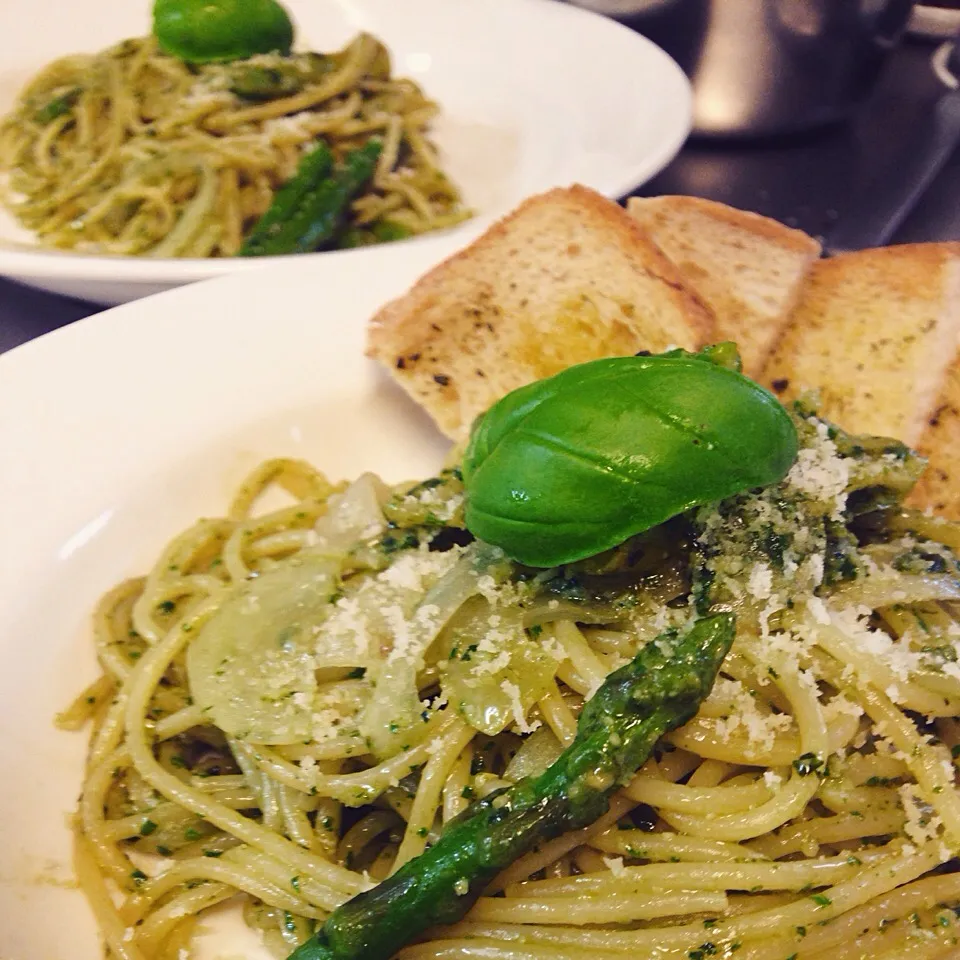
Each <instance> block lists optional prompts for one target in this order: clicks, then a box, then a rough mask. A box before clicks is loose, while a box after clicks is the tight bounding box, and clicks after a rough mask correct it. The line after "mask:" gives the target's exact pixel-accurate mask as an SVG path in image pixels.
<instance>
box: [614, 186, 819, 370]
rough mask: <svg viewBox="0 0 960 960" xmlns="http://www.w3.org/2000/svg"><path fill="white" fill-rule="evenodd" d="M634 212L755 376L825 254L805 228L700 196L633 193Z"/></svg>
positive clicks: (720, 336) (630, 204)
mask: <svg viewBox="0 0 960 960" xmlns="http://www.w3.org/2000/svg"><path fill="white" fill-rule="evenodd" d="M627 210H628V211H629V212H630V214H631V216H633V217H635V218H636V220H637V221H638V222H639V224H640V225H641V226H642V227H643V229H644V230H646V232H647V233H648V234H649V235H650V238H651V239H652V240H653V242H654V243H655V244H656V245H657V246H658V247H659V248H660V249H661V250H662V251H663V252H664V253H665V254H666V255H667V256H668V257H669V258H670V259H671V260H672V261H673V262H674V264H675V265H676V266H677V268H678V269H679V270H680V272H681V273H682V274H683V277H684V280H685V281H686V282H687V284H688V286H689V287H690V288H691V289H692V290H693V291H694V292H696V293H697V294H698V295H699V297H700V298H701V299H702V300H703V301H704V302H705V303H706V304H707V306H709V307H710V308H711V309H712V310H713V313H714V315H715V316H716V320H717V331H716V337H717V339H718V340H733V341H735V342H736V344H737V346H738V347H739V349H740V356H741V358H742V359H743V372H744V373H745V374H747V376H749V377H756V376H758V375H759V374H760V371H761V370H762V369H763V366H764V363H765V362H766V360H767V357H768V356H769V354H770V351H771V350H772V349H773V346H774V344H775V343H776V341H777V339H778V337H779V336H780V332H781V330H782V329H783V327H784V326H785V324H786V322H787V319H788V317H789V315H790V311H791V310H792V309H793V307H794V304H795V303H796V301H797V296H798V293H799V291H800V286H801V284H802V282H803V280H804V278H805V277H806V275H807V272H808V271H809V269H810V267H811V265H812V264H813V263H814V261H816V260H817V259H818V258H819V256H820V244H819V243H817V241H816V240H814V239H813V237H810V236H808V235H807V234H805V233H804V232H803V231H802V230H793V229H791V228H790V227H786V226H784V225H783V224H782V223H778V222H777V221H776V220H770V219H769V218H767V217H761V216H759V215H758V214H755V213H747V212H745V211H742V210H735V209H734V208H732V207H728V206H726V205H724V204H722V203H715V202H714V201H712V200H701V199H699V198H697V197H649V198H643V197H632V198H631V199H630V200H629V201H628V202H627Z"/></svg>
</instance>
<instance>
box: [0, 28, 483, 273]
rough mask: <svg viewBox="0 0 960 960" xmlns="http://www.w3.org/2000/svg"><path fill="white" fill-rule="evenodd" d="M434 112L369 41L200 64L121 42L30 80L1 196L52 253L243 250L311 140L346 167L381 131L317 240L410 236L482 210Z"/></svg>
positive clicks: (5, 122)
mask: <svg viewBox="0 0 960 960" xmlns="http://www.w3.org/2000/svg"><path fill="white" fill-rule="evenodd" d="M437 111H438V107H437V105H436V104H435V103H434V102H433V101H432V100H430V99H429V98H428V97H426V96H425V95H424V93H423V92H422V91H421V90H420V89H419V88H418V86H417V85H416V84H415V83H414V82H413V81H411V80H406V79H399V78H396V77H394V76H393V74H392V71H391V65H390V56H389V53H388V52H387V50H386V48H385V47H384V46H383V45H382V44H381V43H380V42H379V41H377V40H376V39H375V38H374V37H372V36H370V35H369V34H363V33H361V34H359V35H358V36H357V37H356V38H355V39H354V40H353V41H351V42H350V43H349V44H348V45H347V46H346V47H345V48H344V49H343V50H341V51H339V52H337V53H331V54H319V53H297V52H295V53H291V54H289V55H283V54H280V53H262V54H257V55H255V56H252V57H248V58H246V59H242V60H233V61H231V62H228V63H204V64H199V65H197V64H188V63H185V62H183V61H182V60H179V59H176V58H175V57H172V56H168V55H166V54H164V53H163V52H161V51H160V49H159V48H158V46H157V41H156V39H155V38H154V37H152V36H150V37H143V38H137V39H131V40H125V41H123V42H122V43H119V44H117V45H116V46H114V47H111V48H110V49H108V50H105V51H103V52H102V53H98V54H95V55H75V56H69V57H64V58H62V59H60V60H57V61H56V62H54V63H51V64H50V65H49V66H47V67H46V68H45V69H44V70H43V71H41V73H39V74H38V75H37V76H36V77H35V78H34V79H32V80H31V81H30V82H29V83H28V84H27V86H26V88H25V89H24V90H23V91H22V93H21V94H20V97H19V99H18V101H17V103H16V105H15V107H14V108H13V110H12V111H11V112H10V113H9V114H8V115H7V116H6V117H4V118H3V119H2V120H0V173H4V174H5V175H6V181H7V182H6V187H5V189H4V192H3V194H2V197H3V200H4V202H5V204H6V206H7V207H8V209H9V210H10V211H11V212H12V213H13V215H14V216H15V217H16V218H17V219H18V220H19V221H20V223H21V224H23V226H25V227H27V228H28V229H30V230H32V231H33V232H34V233H35V234H36V236H37V239H38V242H39V243H40V244H41V245H42V246H46V247H53V248H58V249H63V250H74V251H77V252H83V253H98V254H123V255H136V256H150V257H225V256H233V255H235V254H237V253H239V252H241V250H242V248H243V243H244V240H245V238H247V237H248V236H249V235H250V234H251V232H252V231H253V229H254V228H255V226H256V225H257V223H258V221H259V220H260V218H261V216H262V215H263V214H264V213H265V212H266V211H267V210H268V209H269V208H270V207H271V204H272V202H273V200H274V198H275V196H276V194H277V191H278V190H279V189H280V188H281V187H282V186H283V185H284V184H285V183H287V182H288V181H290V180H291V179H292V178H293V177H294V175H295V173H296V172H297V169H298V164H299V163H300V162H301V160H302V159H303V157H304V155H305V154H306V153H308V152H309V150H310V149H311V148H312V147H314V146H315V145H316V144H318V143H323V144H325V145H326V146H327V147H328V148H329V152H330V154H331V159H332V160H333V161H335V162H338V163H340V162H343V161H344V160H346V159H348V158H349V157H350V156H351V155H352V154H353V153H354V152H355V151H357V150H359V149H361V148H362V147H364V146H365V145H367V144H368V143H369V142H370V141H371V139H372V138H378V139H379V140H380V141H382V149H381V150H380V151H379V156H378V158H377V160H376V167H375V170H373V173H372V176H371V177H370V178H369V179H366V178H365V181H364V185H363V187H362V189H360V190H359V192H357V193H355V194H352V195H351V202H350V203H349V207H348V208H347V210H346V214H345V216H343V217H342V218H339V219H338V222H337V224H336V230H335V231H334V232H332V234H331V236H330V237H328V238H327V239H325V240H324V242H323V244H322V245H321V246H322V248H323V249H328V248H330V247H345V246H347V247H348V246H357V245H364V244H368V243H377V242H384V241H387V240H393V239H400V238H403V237H406V236H411V235H414V234H419V233H423V232H425V231H429V230H436V229H440V228H443V227H448V226H451V225H453V224H456V223H458V222H460V221H461V220H463V219H465V218H466V217H468V216H469V215H470V213H469V211H468V210H467V209H466V208H465V207H464V205H463V203H462V201H461V198H460V195H459V192H458V190H457V188H456V186H455V185H454V184H453V183H452V182H451V181H450V180H449V179H448V178H447V177H446V175H445V174H444V173H443V171H442V170H441V168H440V166H439V163H438V159H437V152H436V148H435V146H434V145H433V143H432V142H431V139H430V136H429V125H430V122H431V121H432V119H433V118H434V117H435V116H436V114H437Z"/></svg>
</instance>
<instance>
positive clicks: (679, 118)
mask: <svg viewBox="0 0 960 960" xmlns="http://www.w3.org/2000/svg"><path fill="white" fill-rule="evenodd" d="M136 2H141V0H136ZM448 2H451V3H453V2H471V0H448ZM486 2H491V0H486ZM495 2H500V3H505V2H506V0H495ZM509 2H510V3H511V4H516V5H518V6H520V5H522V6H524V7H528V8H530V9H532V10H534V11H538V12H539V15H541V16H544V17H548V18H550V17H553V18H557V17H559V18H569V20H570V23H571V24H573V26H572V27H571V29H572V30H576V29H579V28H581V27H583V28H585V29H589V30H596V31H600V32H603V31H606V32H607V33H608V34H609V35H610V36H618V37H620V38H621V39H622V38H626V37H629V38H630V42H631V43H633V44H634V45H635V47H636V49H637V51H638V53H639V52H640V51H643V52H642V56H643V57H645V58H647V59H648V62H649V64H651V65H653V64H655V65H656V69H657V70H658V71H659V72H660V74H661V76H660V82H661V83H662V84H663V89H662V90H658V95H662V93H663V91H664V90H666V91H667V92H668V94H669V96H670V98H671V107H672V109H671V114H670V115H671V119H672V125H671V126H670V127H669V129H667V130H664V131H662V136H661V138H660V140H659V142H658V143H657V144H656V146H655V147H651V148H650V149H649V150H648V151H647V152H646V153H645V155H644V156H643V157H642V159H640V160H638V161H637V162H636V163H635V164H633V165H632V166H625V167H624V168H623V169H622V170H620V171H618V172H617V174H616V175H613V176H606V175H601V176H596V177H594V178H593V181H592V182H591V183H589V184H587V185H588V186H590V187H592V188H593V189H595V190H597V191H598V192H599V193H602V194H604V195H605V196H607V197H609V198H610V199H614V200H620V199H622V198H624V197H626V196H627V195H628V194H630V193H631V191H633V190H634V189H636V188H638V187H639V186H641V185H642V184H643V183H644V182H646V181H647V180H649V179H650V178H651V177H652V176H654V175H655V174H656V173H658V172H659V171H660V170H662V169H663V167H664V166H666V164H667V163H669V161H670V160H671V159H672V158H673V157H674V156H676V154H677V152H678V151H679V149H680V148H681V146H682V145H683V143H684V142H685V141H686V139H687V137H688V136H689V133H690V130H691V129H692V122H693V121H692V117H693V94H692V88H691V86H690V82H689V80H688V78H687V77H686V75H685V74H684V73H683V71H682V70H681V68H680V67H679V66H678V64H677V63H676V62H675V61H674V60H673V58H672V57H670V55H669V54H667V53H666V52H665V51H664V50H663V49H661V48H660V47H659V46H657V45H656V44H655V43H653V42H652V41H651V40H649V39H647V38H646V37H645V36H643V35H642V34H640V33H638V32H636V31H635V30H632V29H631V28H629V27H627V26H626V25H624V24H622V23H619V22H618V21H616V20H613V19H611V18H608V17H605V16H603V15H601V14H598V13H595V12H593V11H590V10H587V9H585V8H583V7H579V6H575V5H573V4H571V3H566V2H564V0H509ZM442 106H443V105H442V104H441V109H442ZM584 179H586V178H584ZM555 185H559V184H550V185H545V186H555ZM506 213H507V211H506V210H502V211H496V212H494V213H485V212H484V211H480V212H479V214H478V216H476V217H474V218H473V219H471V220H469V221H467V222H466V223H464V224H462V225H461V226H459V227H454V228H451V229H449V230H445V231H439V232H438V233H436V234H432V235H427V236H424V237H414V238H411V239H409V240H404V241H400V242H398V243H396V244H392V245H391V246H392V247H393V248H395V249H402V248H403V247H407V246H411V245H417V244H420V243H423V242H425V241H427V240H433V239H436V238H440V237H442V238H446V240H447V243H448V245H449V247H450V249H451V250H452V249H455V248H456V247H458V246H460V245H462V243H463V242H464V241H465V240H468V239H469V238H471V237H474V236H477V235H478V234H479V233H480V232H482V230H483V229H485V228H486V227H488V226H489V225H490V224H491V223H493V222H494V221H495V220H497V219H498V218H499V217H501V216H503V215H505V214H506ZM368 252H369V248H363V249H358V250H337V251H325V252H320V253H313V254H300V255H298V256H300V257H307V258H310V259H312V260H313V261H314V263H315V265H317V266H319V264H320V263H321V262H323V263H329V264H330V265H331V268H332V269H340V268H344V269H347V268H348V266H347V265H348V263H349V262H350V261H352V260H355V259H358V258H363V257H364V256H366V255H367V253H368ZM285 259H287V257H284V256H280V257H260V258H249V259H248V258H241V257H237V258H229V259H197V258H155V259H154V258H150V257H128V256H108V255H93V254H85V253H73V252H70V251H64V250H50V249H42V248H36V249H34V248H30V247H23V248H21V247H18V246H16V245H13V246H11V245H7V244H4V243H0V275H5V276H10V277H12V278H20V279H26V280H31V279H34V280H71V281H77V280H79V281H83V280H91V281H104V282H111V283H121V284H123V283H129V284H143V285H149V284H179V283H190V282H195V281H198V280H203V279H208V278H213V277H218V276H223V275H229V274H232V273H242V272H245V271H247V270H250V269H257V268H259V267H261V266H264V265H267V266H269V265H271V264H272V263H276V262H278V261H282V260H285Z"/></svg>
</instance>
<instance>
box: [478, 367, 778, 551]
mask: <svg viewBox="0 0 960 960" xmlns="http://www.w3.org/2000/svg"><path fill="white" fill-rule="evenodd" d="M705 359H710V358H709V357H703V356H697V355H689V354H688V355H683V356H678V355H673V356H645V357H615V358H612V359H607V360H595V361H592V362H590V363H585V364H580V365H578V366H576V367H570V368H569V369H567V370H564V371H562V372H561V373H559V374H557V375H556V376H553V377H550V378H548V379H547V380H542V381H539V382H538V383H534V384H530V385H529V386H526V387H522V388H521V389H520V390H516V391H514V392H513V393H511V394H508V395H507V396H506V397H504V398H503V399H502V400H501V401H499V402H498V403H496V404H494V406H493V407H492V408H491V409H490V410H489V411H488V412H487V413H486V414H485V415H484V416H483V417H482V418H481V419H480V420H479V421H478V422H477V424H476V425H475V428H474V431H473V434H472V436H471V440H470V444H469V446H468V448H467V452H466V455H465V458H464V464H463V474H464V482H465V487H466V513H465V517H466V524H467V527H468V529H469V530H470V531H471V532H472V533H473V534H474V535H475V536H476V537H478V538H479V539H481V540H485V541H487V542H488V543H492V544H495V545H496V546H499V547H501V548H502V549H503V550H504V551H505V552H506V553H507V554H508V555H509V556H510V557H512V558H513V559H514V560H517V561H519V562H521V563H525V564H528V565H530V566H538V567H547V566H555V565H557V564H561V563H570V562H572V561H575V560H580V559H583V558H584V557H588V556H592V555H593V554H596V553H600V552H601V551H603V550H607V549H610V548H611V547H614V546H616V545H617V544H618V543H621V542H623V541H624V540H626V539H627V538H628V537H630V536H632V535H633V534H635V533H639V532H640V531H642V530H646V529H648V528H650V527H652V526H655V525H656V524H658V523H662V522H663V521H664V520H667V519H668V518H670V517H672V516H675V515H676V514H678V513H682V512H683V511H685V510H688V509H689V508H691V507H694V506H697V505H699V504H703V503H710V502H713V501H716V500H721V499H723V498H724V497H729V496H732V495H734V494H736V493H740V492H742V491H744V490H748V489H750V488H752V487H759V486H765V485H767V484H770V483H775V482H776V481H778V480H780V479H782V478H783V476H784V475H785V474H786V472H787V471H788V470H789V469H790V466H791V464H792V463H793V461H794V460H795V459H796V455H797V433H796V428H795V427H794V425H793V421H792V420H791V418H790V416H789V414H788V413H787V412H786V411H785V410H784V408H783V407H782V406H781V405H780V403H779V402H778V401H777V400H776V398H775V397H774V396H773V395H772V394H770V393H769V392H768V391H766V390H764V389H763V388H762V387H760V386H759V385H758V384H756V383H754V382H753V381H751V380H748V379H747V378H746V377H744V376H742V375H741V374H739V373H736V372H735V371H733V370H731V369H729V368H728V367H726V366H718V365H716V362H707V363H705V362H704V360H705Z"/></svg>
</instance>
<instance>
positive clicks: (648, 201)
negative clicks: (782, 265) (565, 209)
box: [627, 194, 823, 259]
mask: <svg viewBox="0 0 960 960" xmlns="http://www.w3.org/2000/svg"><path fill="white" fill-rule="evenodd" d="M641 208H648V209H651V210H654V209H660V210H663V209H667V210H670V209H676V210H682V209H684V208H686V209H690V210H697V211H699V212H700V213H703V214H707V215H709V216H710V217H712V218H713V219H714V220H718V221H720V222H722V223H725V224H727V225H728V226H731V227H737V228H739V229H741V230H744V231H747V232H749V233H753V234H755V235H756V236H758V237H760V238H761V239H764V240H771V241H774V242H776V243H779V244H782V245H784V246H790V247H792V248H793V249H794V250H795V251H796V252H797V253H803V254H806V255H808V256H810V258H811V259H816V258H817V257H819V256H820V254H821V253H822V250H823V247H822V245H821V244H820V242H819V241H818V240H816V239H815V238H814V237H811V236H810V234H808V233H805V232H804V231H803V230H798V229H797V228H796V227H790V226H787V224H785V223H781V222H780V221H779V220H774V219H773V218H772V217H767V216H764V215H763V214H762V213H753V212H752V211H750V210H738V209H737V208H736V207H730V206H727V205H726V204H725V203H720V202H719V201H717V200H707V199H705V198H703V197H685V196H681V195H677V194H664V195H663V196H658V197H631V198H630V199H629V200H628V201H627V212H628V213H630V214H631V215H634V216H636V217H637V218H638V219H642V217H643V214H642V213H639V212H638V213H636V214H634V211H635V210H636V211H640V210H641Z"/></svg>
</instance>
